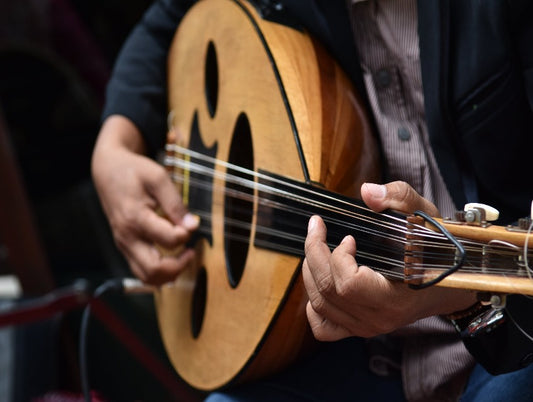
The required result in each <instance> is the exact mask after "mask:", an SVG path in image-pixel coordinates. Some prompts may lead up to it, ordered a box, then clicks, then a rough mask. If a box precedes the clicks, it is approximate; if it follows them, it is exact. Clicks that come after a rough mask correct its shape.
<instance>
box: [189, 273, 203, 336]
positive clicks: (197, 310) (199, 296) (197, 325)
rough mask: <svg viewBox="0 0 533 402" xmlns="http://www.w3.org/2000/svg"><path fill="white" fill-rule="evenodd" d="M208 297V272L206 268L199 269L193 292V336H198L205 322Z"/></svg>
mask: <svg viewBox="0 0 533 402" xmlns="http://www.w3.org/2000/svg"><path fill="white" fill-rule="evenodd" d="M206 298H207V272H206V270H205V268H203V267H202V268H201V269H199V270H198V273H197V274H196V282H195V284H194V290H193V294H192V306H191V309H192V311H191V330H192V336H193V337H194V338H198V335H200V331H201V330H202V324H203V322H204V314H205V303H206Z"/></svg>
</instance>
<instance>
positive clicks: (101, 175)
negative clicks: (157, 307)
mask: <svg viewBox="0 0 533 402" xmlns="http://www.w3.org/2000/svg"><path fill="white" fill-rule="evenodd" d="M143 151H144V143H143V140H142V137H141V134H140V132H139V131H138V129H137V128H136V127H135V126H134V125H133V123H131V122H130V121H129V120H128V119H126V118H124V117H121V116H111V117H110V118H108V119H107V120H106V121H105V122H104V125H103V126H102V129H101V131H100V134H99V136H98V140H97V143H96V146H95V150H94V153H93V159H92V175H93V180H94V183H95V186H96V189H97V191H98V194H99V196H100V200H101V203H102V206H103V208H104V211H105V213H106V215H107V217H108V220H109V222H110V225H111V229H112V232H113V236H114V238H115V242H116V244H117V246H118V247H119V249H120V250H121V251H122V253H123V254H124V256H125V257H126V259H127V261H128V263H129V265H130V268H131V270H132V271H133V273H134V274H135V276H137V277H138V278H139V279H141V280H142V281H144V282H146V283H149V284H153V285H159V284H162V283H164V282H168V281H171V280H173V279H174V278H175V277H176V276H177V275H178V274H179V272H180V271H181V270H183V269H184V268H185V267H186V266H187V264H188V263H189V262H190V261H191V259H192V258H193V255H194V252H193V251H192V250H183V251H182V252H181V253H180V254H179V255H178V256H175V257H170V256H162V255H161V254H160V253H159V251H158V249H157V248H156V247H155V245H156V244H158V245H160V246H162V247H164V248H168V249H176V248H178V247H180V246H182V245H183V244H184V243H185V242H186V241H187V240H188V239H189V238H190V235H191V232H192V231H194V230H196V229H197V227H198V218H197V217H195V216H194V215H192V214H190V213H188V212H187V211H186V209H185V208H184V207H183V204H182V202H181V199H180V196H179V194H178V192H177V191H176V188H175V186H174V184H173V183H172V181H171V179H170V177H169V175H168V174H167V172H166V171H165V169H164V168H163V167H162V166H160V165H159V164H157V163H156V162H154V161H153V160H151V159H149V158H147V157H145V156H143V155H142V153H143ZM158 209H160V210H161V212H162V213H163V214H164V215H165V216H166V217H163V216H161V215H160V214H158V213H157V212H156V210H158Z"/></svg>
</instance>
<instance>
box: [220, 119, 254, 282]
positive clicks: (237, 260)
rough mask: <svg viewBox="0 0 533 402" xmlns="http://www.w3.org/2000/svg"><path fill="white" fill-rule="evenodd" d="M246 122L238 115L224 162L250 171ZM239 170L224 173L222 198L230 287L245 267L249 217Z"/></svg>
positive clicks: (248, 189)
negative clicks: (224, 189)
mask: <svg viewBox="0 0 533 402" xmlns="http://www.w3.org/2000/svg"><path fill="white" fill-rule="evenodd" d="M253 154H254V153H253V145H252V135H251V131H250V123H249V122H248V118H247V117H246V115H245V114H244V113H241V114H240V115H239V117H238V119H237V123H236V124H235V129H234V131H233V137H232V140H231V147H230V153H229V158H228V162H229V163H230V164H232V165H236V166H239V167H241V168H244V169H247V170H248V171H252V170H253V167H254V159H253ZM251 180H253V177H249V175H247V174H246V173H245V172H243V171H242V170H241V169H239V170H236V169H232V168H231V167H229V168H228V170H227V179H226V195H225V198H224V245H225V252H226V269H227V273H228V280H229V283H230V285H231V286H232V287H237V285H238V284H239V282H240V280H241V278H242V275H243V272H244V266H245V264H246V258H247V256H248V249H249V246H250V233H251V226H252V216H253V186H252V185H251V184H250V181H251Z"/></svg>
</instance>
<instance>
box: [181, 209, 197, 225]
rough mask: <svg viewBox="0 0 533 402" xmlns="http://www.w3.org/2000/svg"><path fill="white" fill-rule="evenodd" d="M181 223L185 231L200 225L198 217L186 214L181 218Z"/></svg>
mask: <svg viewBox="0 0 533 402" xmlns="http://www.w3.org/2000/svg"><path fill="white" fill-rule="evenodd" d="M181 223H182V224H183V226H185V227H186V228H187V229H197V228H198V226H199V225H200V217H199V216H198V215H194V214H191V213H190V212H188V213H186V214H185V215H184V216H183V219H182V221H181Z"/></svg>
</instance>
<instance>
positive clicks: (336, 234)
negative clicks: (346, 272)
mask: <svg viewBox="0 0 533 402" xmlns="http://www.w3.org/2000/svg"><path fill="white" fill-rule="evenodd" d="M259 188H260V190H259V193H258V199H259V206H258V214H257V216H258V221H257V227H258V229H257V233H256V236H255V241H254V244H255V246H257V247H264V248H268V249H274V250H277V251H283V252H286V253H288V254H292V255H297V256H303V255H304V243H305V237H306V235H307V224H308V221H309V218H310V217H311V216H313V215H319V216H321V217H322V219H323V220H324V222H325V223H326V226H327V229H328V234H327V242H328V245H329V247H330V248H331V249H333V248H334V247H336V246H337V245H338V244H339V243H340V242H341V241H342V239H343V238H344V237H345V236H346V235H352V236H354V238H355V239H356V240H357V260H358V263H360V264H364V265H368V266H369V267H371V268H374V269H376V270H379V271H380V272H382V273H385V274H386V275H388V276H389V277H390V276H392V277H396V278H398V277H400V276H402V277H403V267H404V249H405V235H406V231H407V229H406V221H405V219H404V217H402V216H400V215H399V214H382V213H377V212H374V211H372V210H370V209H369V208H367V207H366V206H364V205H363V203H362V202H361V201H359V200H354V199H351V198H348V197H344V196H342V195H339V194H336V193H333V192H330V191H327V190H325V189H323V188H320V187H316V186H313V185H309V184H305V183H300V182H297V181H293V180H291V179H287V178H285V177H279V176H276V175H272V174H267V173H264V172H263V174H262V175H261V179H260V184H259ZM262 228H264V230H262Z"/></svg>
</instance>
